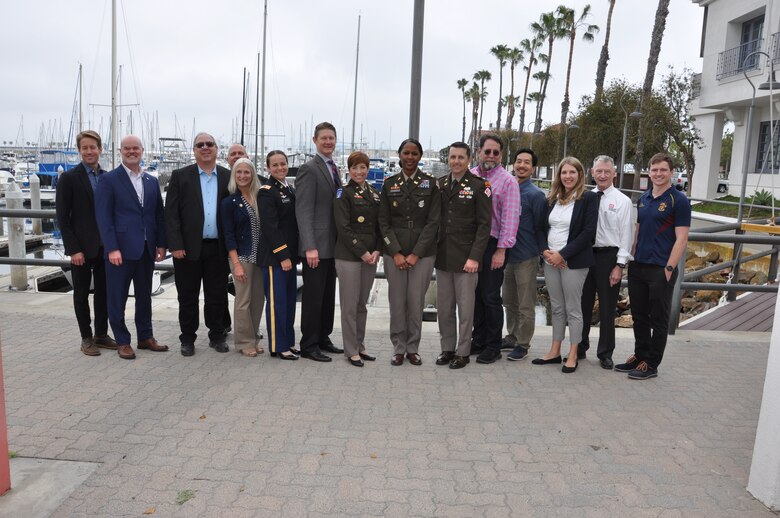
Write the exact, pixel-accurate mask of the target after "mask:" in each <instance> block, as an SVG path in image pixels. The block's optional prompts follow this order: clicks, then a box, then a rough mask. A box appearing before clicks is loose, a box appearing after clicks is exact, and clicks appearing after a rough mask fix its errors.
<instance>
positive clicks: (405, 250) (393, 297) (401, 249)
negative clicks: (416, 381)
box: [379, 138, 441, 365]
mask: <svg viewBox="0 0 780 518" xmlns="http://www.w3.org/2000/svg"><path fill="white" fill-rule="evenodd" d="M422 155H423V148H422V144H420V142H418V141H417V140H416V139H413V138H409V139H406V140H404V141H403V142H401V145H400V146H399V148H398V156H399V158H400V161H401V169H402V170H401V172H400V173H398V174H396V175H394V176H391V177H390V178H387V179H386V180H385V182H384V184H383V185H382V194H381V196H380V202H379V229H380V233H381V238H382V245H383V246H384V248H385V255H384V262H383V264H384V268H385V275H386V276H387V284H388V290H387V293H388V298H389V301H390V341H391V342H392V343H393V353H394V354H393V357H392V359H391V361H390V363H391V364H392V365H401V364H402V363H403V362H404V356H405V357H406V359H408V360H409V363H411V364H412V365H422V359H420V355H419V354H418V352H417V351H418V349H419V347H420V336H421V334H422V314H423V306H424V305H425V291H426V290H427V289H428V284H429V283H430V281H431V274H432V273H433V266H434V259H435V255H436V239H437V233H438V231H439V218H440V217H441V214H440V212H441V199H440V197H439V188H438V186H437V185H436V179H435V178H434V177H433V176H431V175H429V174H426V173H423V172H422V171H420V169H419V167H418V165H419V163H420V159H421V158H422Z"/></svg>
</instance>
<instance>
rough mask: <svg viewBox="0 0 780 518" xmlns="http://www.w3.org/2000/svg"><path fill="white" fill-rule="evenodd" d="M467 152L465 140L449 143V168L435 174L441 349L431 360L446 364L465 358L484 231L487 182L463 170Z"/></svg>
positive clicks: (487, 233) (461, 364)
mask: <svg viewBox="0 0 780 518" xmlns="http://www.w3.org/2000/svg"><path fill="white" fill-rule="evenodd" d="M470 156H471V150H470V149H469V146H468V144H465V143H463V142H455V143H453V144H451V145H450V149H449V151H448V158H447V164H448V165H449V167H450V174H449V175H447V176H445V177H443V178H439V193H440V194H441V222H440V224H439V246H438V250H437V252H436V281H437V297H436V298H437V307H438V321H439V334H440V335H441V354H440V355H439V357H438V358H436V365H447V364H449V366H450V369H461V368H463V367H465V366H466V364H467V363H469V353H470V352H471V331H472V324H473V321H474V297H475V289H476V287H477V272H478V271H479V270H480V268H481V267H482V265H481V264H480V260H481V259H482V255H483V254H484V253H485V247H486V246H487V242H488V238H489V237H490V224H491V215H492V203H491V199H490V187H488V186H487V185H486V183H485V180H483V179H482V178H479V177H477V176H475V175H473V174H472V173H471V172H470V171H469V158H470ZM456 306H457V309H458V318H456V317H455V308H456ZM456 330H457V332H456ZM456 343H457V350H456V348H455V345H456Z"/></svg>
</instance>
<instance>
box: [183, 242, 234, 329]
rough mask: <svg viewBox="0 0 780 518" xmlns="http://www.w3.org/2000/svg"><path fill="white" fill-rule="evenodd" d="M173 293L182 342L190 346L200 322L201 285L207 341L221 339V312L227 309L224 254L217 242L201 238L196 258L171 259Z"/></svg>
mask: <svg viewBox="0 0 780 518" xmlns="http://www.w3.org/2000/svg"><path fill="white" fill-rule="evenodd" d="M173 267H174V271H175V280H176V290H177V291H178V299H179V326H180V328H181V334H180V335H179V340H181V342H182V343H190V344H194V343H195V340H196V339H197V337H198V335H197V331H198V326H199V325H200V322H199V320H198V298H199V295H200V285H201V282H202V283H203V298H204V304H203V317H204V320H205V321H206V327H208V329H209V339H210V340H214V341H223V340H224V339H225V311H226V310H227V303H228V302H227V272H228V263H227V255H226V254H225V253H224V250H223V249H222V247H220V246H219V241H217V240H216V239H204V240H203V248H202V249H201V252H200V258H199V259H197V260H191V259H188V258H186V257H185V258H184V259H174V260H173Z"/></svg>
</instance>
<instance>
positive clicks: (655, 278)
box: [628, 262, 677, 368]
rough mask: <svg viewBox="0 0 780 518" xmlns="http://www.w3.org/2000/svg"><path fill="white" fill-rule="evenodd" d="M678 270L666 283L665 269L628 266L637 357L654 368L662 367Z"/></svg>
mask: <svg viewBox="0 0 780 518" xmlns="http://www.w3.org/2000/svg"><path fill="white" fill-rule="evenodd" d="M676 279H677V268H675V269H674V271H673V272H672V276H671V278H670V279H669V280H668V281H667V280H666V273H665V270H664V267H663V266H658V265H655V264H644V263H637V262H632V263H631V264H630V265H629V267H628V296H629V298H630V299H631V316H632V318H633V319H634V356H636V357H637V359H638V360H639V361H644V362H647V364H648V365H649V366H650V367H652V368H657V367H658V365H660V364H661V360H662V359H663V356H664V349H666V337H667V335H668V334H669V310H670V308H671V306H672V293H673V291H674V282H675V280H676Z"/></svg>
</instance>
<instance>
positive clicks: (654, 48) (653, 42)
mask: <svg viewBox="0 0 780 518" xmlns="http://www.w3.org/2000/svg"><path fill="white" fill-rule="evenodd" d="M669 1H670V0H658V8H657V9H656V11H655V23H654V24H653V35H652V37H651V38H650V54H649V56H648V58H647V71H646V72H645V83H644V85H642V97H641V99H640V101H639V111H640V112H641V111H642V110H643V109H644V106H645V103H647V102H648V101H649V100H650V97H651V96H652V94H653V76H655V67H656V66H658V55H659V54H660V53H661V42H662V41H663V39H664V29H665V28H666V17H667V16H668V15H669ZM648 119H649V117H642V118H641V119H639V137H638V138H637V141H636V160H635V161H634V170H635V171H636V174H634V190H639V178H640V176H641V175H640V174H639V172H640V171H642V158H643V157H642V154H643V153H644V150H645V140H644V134H645V131H646V128H647V124H648Z"/></svg>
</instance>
